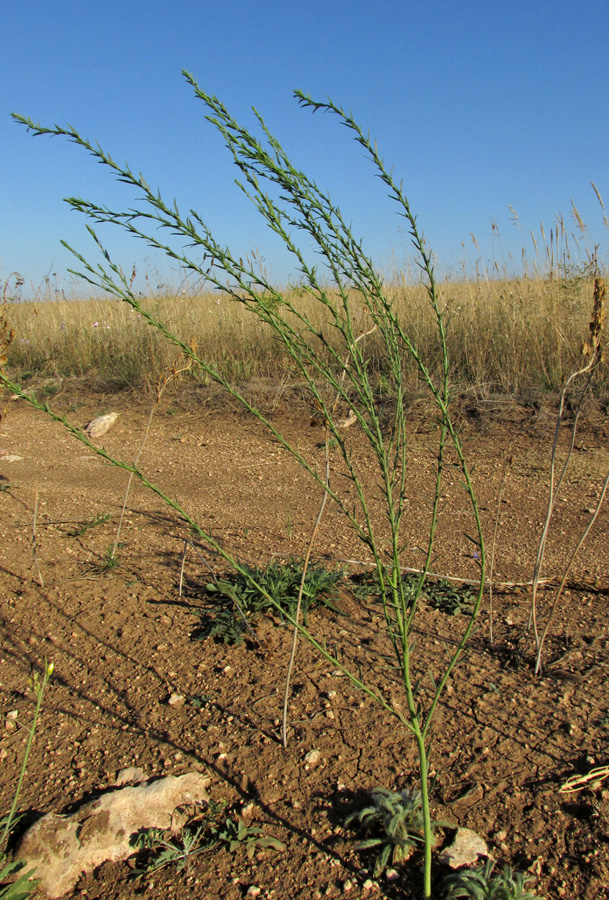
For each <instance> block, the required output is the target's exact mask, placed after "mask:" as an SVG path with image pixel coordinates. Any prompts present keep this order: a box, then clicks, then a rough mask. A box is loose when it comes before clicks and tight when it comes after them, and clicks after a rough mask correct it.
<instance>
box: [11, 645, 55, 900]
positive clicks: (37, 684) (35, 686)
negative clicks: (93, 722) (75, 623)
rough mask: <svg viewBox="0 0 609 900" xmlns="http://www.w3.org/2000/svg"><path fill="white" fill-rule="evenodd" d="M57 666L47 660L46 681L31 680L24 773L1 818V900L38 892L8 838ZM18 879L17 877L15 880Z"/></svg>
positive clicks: (20, 898)
mask: <svg viewBox="0 0 609 900" xmlns="http://www.w3.org/2000/svg"><path fill="white" fill-rule="evenodd" d="M53 668H54V667H53V663H48V662H46V661H45V668H44V675H43V676H42V678H40V676H39V675H38V672H36V673H35V674H34V676H33V678H32V679H31V681H30V687H31V689H32V691H33V692H34V696H35V698H36V705H35V707H34V716H33V718H32V721H31V723H30V725H29V726H26V727H25V730H26V733H27V736H28V737H27V743H26V745H25V753H24V754H23V762H22V763H21V771H20V773H19V778H18V780H17V787H16V788H15V793H14V795H13V802H12V804H11V808H10V810H9V812H8V813H7V815H5V816H2V818H1V819H0V834H1V836H0V900H27V898H28V897H30V896H31V895H32V894H33V893H34V891H35V890H36V887H37V885H38V884H39V880H37V879H35V878H32V876H33V874H34V870H33V869H30V871H28V872H24V871H23V869H24V868H25V863H23V862H22V861H20V860H17V861H15V860H9V857H8V854H7V852H6V845H7V842H8V839H9V837H10V835H11V833H12V831H13V829H14V827H15V825H16V824H17V822H18V821H19V819H20V818H21V817H20V816H18V815H17V803H18V801H19V794H20V793H21V785H22V784H23V779H24V777H25V770H26V768H27V762H28V758H29V755H30V751H31V749H32V744H33V742H34V732H35V730H36V725H37V723H38V719H39V717H40V709H41V707H42V698H43V697H44V692H45V689H46V686H47V684H48V682H49V679H50V677H51V675H52V674H53ZM15 876H17V877H15Z"/></svg>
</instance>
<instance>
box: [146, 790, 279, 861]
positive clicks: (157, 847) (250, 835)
mask: <svg viewBox="0 0 609 900" xmlns="http://www.w3.org/2000/svg"><path fill="white" fill-rule="evenodd" d="M223 809H224V804H222V803H210V804H209V806H208V808H207V809H206V810H205V811H204V813H202V814H199V815H197V816H196V817H195V818H194V819H192V820H191V821H190V823H189V824H188V825H186V826H185V827H184V828H182V829H181V830H180V831H179V833H177V834H173V833H172V832H170V831H164V830H163V829H162V828H146V829H142V831H139V832H138V833H137V834H135V835H133V837H132V838H131V846H132V847H133V848H134V850H136V851H137V854H138V860H137V864H136V867H135V869H134V874H135V875H136V877H138V878H141V877H142V876H144V875H150V874H152V873H153V872H158V871H159V869H164V868H166V867H167V866H170V865H175V866H176V867H177V869H178V871H179V870H181V869H183V868H185V867H186V866H187V865H188V864H189V863H190V862H191V860H192V859H194V857H195V856H198V855H199V854H200V853H206V852H210V851H211V850H214V849H215V848H216V847H218V846H220V845H223V846H225V847H226V848H227V849H228V850H229V851H230V852H231V853H234V852H235V851H236V850H237V849H238V848H239V847H245V849H246V851H247V855H248V857H249V858H250V859H252V857H253V855H254V853H255V851H256V849H257V848H262V849H267V848H271V849H273V850H283V849H285V848H284V845H283V844H282V843H281V841H278V840H276V839H275V838H272V837H268V836H267V835H265V834H264V832H263V831H262V829H261V828H255V827H253V826H247V825H245V823H244V822H242V821H241V820H239V819H237V820H236V821H235V820H233V819H231V818H230V816H226V817H225V818H224V820H223V821H222V820H221V818H220V817H221V813H222V811H223Z"/></svg>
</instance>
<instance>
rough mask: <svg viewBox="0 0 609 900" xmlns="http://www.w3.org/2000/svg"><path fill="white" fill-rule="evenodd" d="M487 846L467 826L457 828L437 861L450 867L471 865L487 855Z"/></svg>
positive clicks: (457, 867)
mask: <svg viewBox="0 0 609 900" xmlns="http://www.w3.org/2000/svg"><path fill="white" fill-rule="evenodd" d="M488 855H489V852H488V847H487V846H486V844H485V842H484V841H483V840H482V838H481V837H480V836H479V835H477V834H476V832H475V831H471V830H470V829H469V828H457V833H456V834H455V836H454V838H453V842H452V844H450V845H449V846H448V847H447V848H446V849H445V850H443V851H442V853H441V854H440V856H439V861H440V862H441V863H443V864H444V865H446V866H450V868H451V869H460V868H461V867H462V866H472V865H475V864H476V863H477V862H479V860H480V858H483V859H485V858H486V857H488Z"/></svg>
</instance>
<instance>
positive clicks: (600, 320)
mask: <svg viewBox="0 0 609 900" xmlns="http://www.w3.org/2000/svg"><path fill="white" fill-rule="evenodd" d="M594 265H595V267H596V259H594ZM604 301H605V281H604V279H603V278H601V277H600V275H599V274H598V271H597V272H596V275H595V278H594V302H593V309H592V319H591V321H590V325H589V331H590V338H589V342H586V343H585V344H584V348H583V350H582V353H584V354H587V355H589V357H590V358H589V361H588V363H587V364H586V365H585V366H582V367H581V368H580V369H578V370H577V371H575V372H573V373H572V374H571V375H570V376H569V378H568V379H567V381H566V384H565V386H564V388H563V390H562V393H561V397H560V404H559V408H558V415H557V417H556V428H555V431H554V441H553V444H552V455H551V462H550V496H549V499H548V511H547V514H546V520H545V524H544V528H543V532H542V535H541V539H540V542H539V549H538V551H537V558H536V560H535V567H534V570H533V591H532V599H531V616H530V622H532V623H533V630H534V634H535V646H536V649H537V663H536V667H535V672H536V674H539V673H540V672H541V668H542V663H541V651H542V644H543V641H544V639H545V636H546V634H547V626H548V624H549V622H547V623H546V628H545V629H544V632H543V636H540V634H539V627H538V621H537V586H538V583H539V576H540V574H541V566H542V564H543V558H544V554H545V547H546V542H547V538H548V531H549V528H550V521H551V519H552V514H553V512H554V507H555V504H556V497H557V494H558V491H559V490H560V487H561V485H562V482H563V480H564V477H565V473H566V471H567V468H568V466H569V462H570V460H571V455H572V453H573V447H574V444H575V433H576V430H577V423H578V419H579V415H580V412H581V409H582V404H583V401H584V398H585V396H586V394H587V392H588V390H589V387H590V384H591V381H592V377H593V376H594V373H595V372H596V370H597V369H598V367H599V366H600V364H601V362H602V361H603V345H602V342H601V335H602V331H603V325H604V314H605V313H604ZM584 375H585V376H587V377H586V380H585V383H584V385H583V387H582V389H581V392H580V395H579V398H578V401H577V404H576V412H575V416H574V419H573V426H572V429H571V441H570V444H569V450H568V452H567V456H566V459H565V462H564V464H563V467H562V471H561V474H560V477H559V479H558V482H557V483H556V485H555V484H554V477H555V465H556V453H557V449H558V437H559V434H560V428H561V425H562V417H563V411H564V405H565V399H566V395H567V390H568V388H569V385H570V384H571V383H572V382H574V381H575V379H577V378H580V377H583V376H584ZM603 496H604V491H603ZM597 514H598V508H597V511H596V512H595V514H594V518H593V519H592V522H594V519H595V518H596V515H597ZM591 525H592V523H590V525H589V526H588V529H587V530H586V532H585V534H584V539H585V537H586V535H587V534H588V531H589V530H590V527H591ZM582 543H583V541H580V543H579V544H578V546H577V548H576V550H575V554H576V553H577V552H578V550H579V548H580V547H581V544H582ZM574 558H575V555H574V556H573V557H572V559H574ZM571 562H572V560H571V561H570V562H569V567H570V565H571ZM565 581H566V578H565V579H563V585H564V582H565ZM561 590H562V586H561ZM555 605H556V601H555V603H554V605H553V606H552V609H551V611H550V618H551V616H552V614H553V612H554V608H555ZM529 627H530V623H529Z"/></svg>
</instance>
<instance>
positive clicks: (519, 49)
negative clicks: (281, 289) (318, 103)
mask: <svg viewBox="0 0 609 900" xmlns="http://www.w3.org/2000/svg"><path fill="white" fill-rule="evenodd" d="M0 28H1V34H2V48H3V49H2V54H0V84H2V91H1V92H0V161H1V164H2V174H3V177H2V179H1V181H0V278H1V279H2V281H4V279H5V278H6V277H7V275H8V274H9V273H10V272H12V271H18V272H20V273H21V274H22V275H23V276H24V277H25V279H26V291H27V290H30V291H32V290H35V288H36V287H37V286H38V285H40V284H41V283H42V281H43V279H44V277H45V275H49V276H51V280H52V283H54V284H59V285H60V287H63V288H67V286H68V284H69V276H66V270H67V268H68V267H69V266H71V265H72V264H73V263H72V260H71V257H70V255H69V253H68V252H67V251H66V250H64V249H63V248H62V247H61V245H60V243H59V241H60V238H64V239H66V240H67V241H68V242H69V243H71V244H72V245H73V246H75V247H76V248H77V249H79V250H80V251H81V252H83V254H84V255H85V256H89V257H91V258H92V259H95V258H96V257H95V251H94V248H93V247H92V245H91V243H90V240H89V238H88V237H87V235H86V232H85V227H84V225H85V222H84V218H83V217H82V216H81V215H79V214H77V213H75V212H73V211H70V210H69V208H68V207H67V205H66V204H65V203H63V202H62V199H63V198H64V197H66V196H82V197H85V198H87V199H89V200H92V201H95V202H99V203H107V204H108V205H110V206H114V207H117V208H126V207H128V206H130V205H132V204H133V202H134V199H135V197H134V195H133V194H132V193H131V192H130V191H129V189H127V188H126V187H124V186H121V185H118V184H116V183H115V182H114V181H113V180H112V177H111V175H110V173H109V172H107V171H106V170H104V168H103V167H101V166H99V165H97V164H96V163H95V162H94V160H93V159H92V158H91V157H89V156H87V154H86V153H85V152H84V151H83V150H82V149H80V148H78V147H75V146H74V145H72V144H70V143H68V142H67V141H65V140H63V139H59V138H45V137H38V138H33V137H32V136H30V135H28V133H27V132H26V129H25V128H23V127H21V126H18V125H16V124H15V123H14V122H13V121H12V120H11V118H10V112H11V111H15V112H18V113H21V114H24V115H27V116H30V117H31V118H33V119H34V120H35V121H39V122H41V123H42V124H45V125H52V124H53V123H57V124H62V125H63V124H66V123H68V122H69V123H70V124H71V125H73V126H74V127H75V128H77V129H78V130H79V131H80V132H81V133H82V134H83V135H84V136H86V137H88V138H90V139H91V140H96V141H99V143H100V144H101V145H102V147H103V148H104V149H105V150H107V151H108V152H109V153H110V154H111V155H112V156H113V157H114V158H115V159H117V160H118V161H120V162H122V161H124V160H126V161H128V162H129V164H130V165H131V167H132V168H133V169H135V170H136V171H141V172H142V173H143V174H144V176H145V177H146V179H147V180H148V182H149V183H150V184H151V185H152V186H153V187H155V188H156V187H158V188H159V189H160V190H161V192H162V194H163V196H164V198H165V199H166V200H167V201H173V199H174V198H175V199H176V200H177V202H178V205H179V207H180V209H181V210H182V211H183V212H186V211H187V210H188V209H189V208H190V207H194V208H195V209H196V210H198V212H199V213H200V214H201V215H202V217H203V218H204V219H205V220H206V221H207V222H208V224H209V225H211V227H212V230H213V232H214V234H215V236H216V237H217V238H218V240H219V241H220V242H221V243H224V244H227V245H229V246H230V247H231V249H232V250H233V252H234V253H235V254H237V255H245V254H246V253H247V252H248V251H250V250H252V249H254V248H257V249H258V250H259V252H260V254H261V255H262V257H263V258H264V259H265V260H266V265H267V269H268V271H269V272H270V274H271V275H272V277H273V278H274V279H275V280H276V281H278V282H285V281H286V280H287V279H288V277H289V275H290V269H289V260H288V258H287V257H286V254H285V253H284V252H283V251H282V249H281V248H280V247H278V245H277V243H276V241H275V239H274V238H273V236H272V235H270V233H268V231H267V230H266V229H265V227H264V225H263V223H262V222H261V221H260V220H259V218H258V217H257V214H256V213H255V210H254V209H253V207H250V206H249V205H248V201H247V200H246V199H245V198H244V197H243V196H242V195H241V193H240V192H239V191H238V189H237V188H235V186H234V184H233V180H234V178H235V176H236V170H235V169H234V167H233V165H232V163H231V161H230V158H229V156H228V154H227V151H226V150H225V148H224V146H223V144H222V140H221V138H220V136H219V135H218V134H216V132H215V131H214V129H213V128H212V126H210V125H209V124H208V123H206V122H205V121H204V118H203V112H204V108H203V104H202V103H201V102H200V101H198V100H196V99H195V97H194V96H193V93H192V90H191V88H190V86H189V85H187V84H186V83H185V81H184V79H183V76H182V75H181V70H182V69H183V68H184V69H187V70H189V71H191V72H192V73H193V75H194V76H195V77H196V78H197V80H198V82H199V84H200V85H201V87H202V88H203V89H204V90H206V91H207V92H209V93H212V94H215V95H216V96H218V97H219V98H220V99H221V100H222V102H223V103H224V104H225V105H226V106H227V107H228V109H229V111H230V112H231V113H232V114H233V115H234V116H235V117H236V118H237V119H239V120H240V121H242V122H244V123H246V124H251V125H253V124H254V120H253V116H252V113H251V107H252V106H255V107H256V108H257V109H258V110H259V112H260V113H261V114H262V115H263V117H264V118H265V120H266V122H267V124H268V125H269V127H270V128H271V130H272V131H273V132H274V133H275V134H276V136H277V137H278V138H279V139H280V141H281V142H282V143H283V145H284V146H285V148H286V149H287V151H288V152H289V154H290V155H291V157H292V159H293V161H294V163H295V164H296V165H298V166H299V167H300V168H302V169H303V170H304V171H305V172H307V173H308V174H310V175H311V176H312V177H313V178H315V180H316V181H317V183H318V185H319V186H320V187H323V188H327V189H328V190H329V192H330V194H331V197H332V199H333V201H335V202H336V203H338V205H339V206H340V207H341V210H342V212H343V215H344V217H345V218H346V219H347V220H348V221H350V222H352V223H353V230H354V232H355V234H356V235H357V236H361V237H362V239H363V242H364V247H365V248H366V249H367V250H368V252H369V254H370V255H371V256H372V257H373V258H374V260H375V262H376V264H377V265H378V266H379V267H380V268H381V269H383V270H384V271H385V272H386V273H387V274H388V275H391V273H392V270H393V268H394V267H398V268H408V265H409V260H411V258H412V254H411V248H410V245H409V239H408V234H407V230H406V228H405V225H404V223H403V222H402V220H401V219H400V218H398V217H397V216H396V214H395V204H392V203H391V202H390V201H389V200H388V199H387V197H386V192H385V190H384V188H383V186H382V184H381V183H380V182H379V181H378V179H375V178H374V177H373V172H372V169H371V167H370V165H369V163H367V162H366V161H365V160H364V158H363V153H362V150H361V148H359V147H358V146H357V145H356V144H355V143H354V142H353V141H352V140H351V138H350V136H349V134H348V132H347V131H346V130H345V129H344V128H341V127H340V126H339V125H338V122H337V121H336V119H334V118H333V117H328V116H319V115H317V116H312V115H311V114H310V112H308V111H304V110H301V109H299V107H298V105H297V104H296V102H295V101H294V99H293V97H292V90H293V89H294V88H300V89H302V90H304V91H305V92H307V93H310V94H311V95H312V96H313V97H315V98H321V99H324V98H325V97H326V96H328V95H329V96H331V97H332V99H333V100H334V101H335V102H337V103H338V104H340V105H342V106H344V107H345V108H347V109H351V110H352V112H353V114H354V116H355V118H356V119H357V120H358V122H359V123H360V124H361V125H362V126H363V128H364V130H369V131H370V132H371V135H372V136H373V137H376V139H377V140H378V145H379V149H380V151H381V154H382V156H383V158H384V160H385V162H386V163H387V164H388V165H391V166H393V167H394V173H395V175H396V177H397V178H398V179H403V181H404V188H405V191H406V193H407V195H408V197H409V199H410V202H411V206H412V208H413V210H414V211H415V213H416V214H417V217H418V221H419V224H420V226H421V228H422V230H423V231H424V233H425V237H426V239H427V241H428V243H429V245H430V246H431V247H432V248H433V250H434V252H435V254H436V257H437V260H438V267H439V269H440V271H441V272H454V271H458V270H459V267H460V265H461V263H462V262H464V263H466V264H467V265H468V266H473V264H474V262H475V260H476V258H477V256H478V253H477V251H476V248H475V247H474V245H473V242H472V239H471V237H470V235H471V234H472V233H473V234H474V235H475V237H476V239H477V241H478V244H479V246H480V250H481V256H482V262H481V264H482V265H486V266H487V267H490V266H491V265H492V260H493V258H495V259H496V260H497V262H498V263H499V265H500V266H501V267H503V264H504V263H505V264H507V265H508V266H512V267H514V268H517V267H518V263H519V261H520V255H521V248H522V247H523V246H526V248H527V251H528V252H530V254H531V255H533V246H532V241H531V239H530V237H529V231H530V230H533V232H534V233H535V235H536V237H538V238H539V223H540V221H543V223H544V226H545V229H546V237H548V233H549V229H550V228H551V227H552V225H553V224H554V216H555V214H558V213H562V214H563V215H564V219H565V222H566V224H567V226H568V228H569V230H573V231H574V232H575V233H576V235H577V229H576V227H575V222H574V219H573V217H572V214H571V199H572V200H573V201H574V202H575V204H576V206H577V209H578V210H579V212H580V214H581V216H582V218H583V220H584V222H585V223H586V225H587V226H588V229H589V232H588V234H587V235H586V236H585V239H584V240H583V241H582V256H583V255H585V251H584V246H583V245H584V244H585V243H586V242H587V244H588V246H592V245H593V244H595V243H599V244H600V245H601V260H602V262H603V263H604V264H605V265H606V264H607V246H608V244H609V230H608V229H607V228H606V227H605V226H604V225H603V211H602V209H601V208H600V205H599V203H598V200H597V198H596V196H595V194H594V192H593V190H592V187H591V185H590V182H591V181H594V183H595V184H596V186H597V188H598V190H599V191H600V194H601V196H602V197H603V199H604V200H605V201H606V203H607V205H608V209H609V152H608V149H607V148H608V147H609V117H608V116H607V109H608V108H609V103H608V100H609V96H608V95H609V76H608V75H607V68H606V65H605V57H606V51H607V46H608V44H609V7H608V6H607V2H606V0H588V2H587V3H586V4H581V3H579V2H576V0H572V2H567V0H553V2H548V0H537V2H535V3H531V2H530V0H513V2H510V3H501V4H499V3H492V2H489V0H486V2H479V0H474V2H467V0H464V2H461V3H456V2H454V0H437V2H434V0H427V2H423V0H417V2H413V0H401V2H398V0H377V2H375V3H370V2H366V3H364V2H361V0H349V2H343V0H323V2H321V0H307V2H302V0H283V2H277V0H270V2H257V0H248V2H244V0H224V2H223V3H222V4H220V3H219V2H218V3H214V4H212V3H208V2H205V0H198V2H193V0H174V2H171V3H169V2H160V0H147V2H145V3H144V2H140V0H120V2H117V0H103V2H100V3H91V2H76V0H70V2H67V0H45V2H43V3H40V2H33V0H5V3H4V4H3V11H2V21H1V24H0ZM509 206H511V207H513V209H514V210H516V212H517V214H518V217H519V220H520V224H519V225H515V224H514V223H513V222H512V221H511V213H510V210H509V208H508V207H509ZM492 223H496V225H497V228H498V232H499V237H500V242H499V240H498V239H497V237H496V236H495V239H494V240H493V234H492ZM520 229H522V230H520ZM99 233H100V236H101V237H102V240H104V242H105V243H107V245H108V247H109V249H110V251H111V253H112V255H113V257H114V258H115V259H116V261H117V262H119V263H121V264H122V265H123V267H124V268H125V269H130V268H131V266H132V264H133V263H135V264H136V266H137V267H138V272H139V275H140V277H141V276H142V275H143V274H144V273H146V274H148V277H149V283H150V284H152V283H153V282H154V281H159V282H161V281H174V282H176V281H177V280H178V279H179V276H178V274H177V273H176V272H175V271H173V272H172V270H171V268H170V267H168V265H167V264H166V262H164V261H163V259H162V258H159V257H157V256H155V255H154V254H153V253H152V251H149V250H148V249H147V248H146V247H145V246H144V245H143V244H141V243H137V242H134V241H133V240H130V239H127V238H126V237H122V236H121V235H120V233H119V232H118V230H116V229H114V230H113V229H110V228H109V227H105V228H101V229H100V230H99ZM463 245H465V247H463ZM493 253H494V257H493ZM512 260H514V261H515V262H512Z"/></svg>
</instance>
